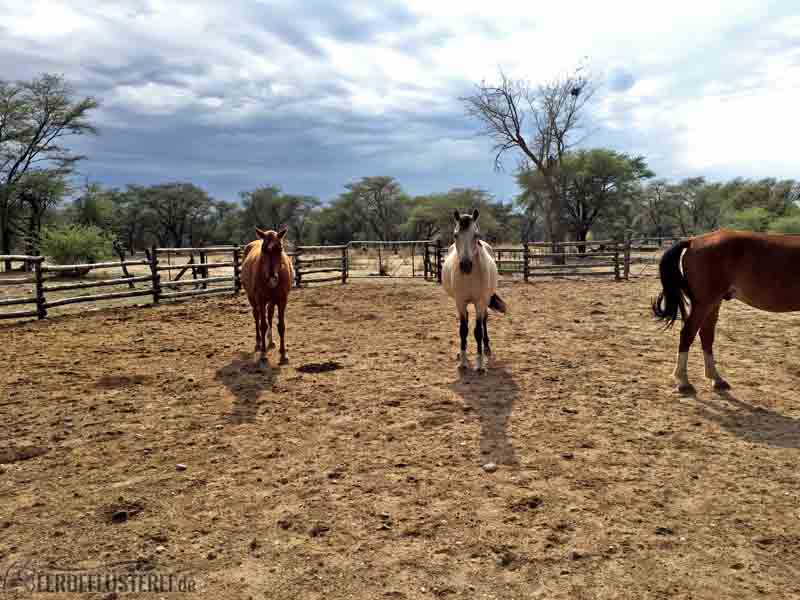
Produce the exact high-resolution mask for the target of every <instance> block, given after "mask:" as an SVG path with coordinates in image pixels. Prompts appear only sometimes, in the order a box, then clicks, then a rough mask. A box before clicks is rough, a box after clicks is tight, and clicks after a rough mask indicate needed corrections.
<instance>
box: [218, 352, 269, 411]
mask: <svg viewBox="0 0 800 600" xmlns="http://www.w3.org/2000/svg"><path fill="white" fill-rule="evenodd" d="M279 373H280V370H279V368H278V367H277V366H276V365H271V366H265V365H263V366H262V365H259V364H258V363H257V362H256V360H255V359H254V358H253V353H250V352H240V353H239V356H238V357H236V358H234V359H233V360H232V361H231V362H230V363H228V364H227V365H225V366H224V367H222V368H221V369H219V370H218V371H217V373H216V375H215V376H214V380H215V381H219V382H221V383H222V384H223V385H224V386H225V387H227V388H228V389H229V390H230V391H231V393H233V395H234V400H233V406H232V407H231V412H230V413H227V414H226V415H225V422H226V423H230V424H232V425H241V424H242V423H252V422H254V421H255V420H256V416H257V414H258V407H259V404H260V403H259V397H260V396H261V393H262V392H263V391H265V390H271V389H272V386H273V385H274V384H275V382H276V381H277V378H278V375H279Z"/></svg>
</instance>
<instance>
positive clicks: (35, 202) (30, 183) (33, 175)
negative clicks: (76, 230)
mask: <svg viewBox="0 0 800 600" xmlns="http://www.w3.org/2000/svg"><path fill="white" fill-rule="evenodd" d="M68 191H69V186H68V184H67V182H66V180H65V178H64V176H63V175H62V174H61V173H59V172H57V171H56V172H53V171H46V170H40V169H37V170H32V171H29V172H28V173H26V175H25V176H24V177H23V178H21V179H20V180H19V182H18V183H17V185H16V194H17V195H18V197H19V203H20V210H21V212H22V213H23V214H24V222H25V227H24V229H23V230H21V231H17V230H16V225H17V224H16V223H14V224H13V225H14V230H15V233H18V234H19V235H21V237H23V238H24V240H25V254H27V255H29V256H38V255H39V253H40V249H41V234H42V223H43V221H44V217H45V214H46V213H47V211H48V210H51V209H53V208H55V207H56V206H57V205H58V204H59V203H60V202H61V200H62V199H63V198H64V195H65V194H66V193H67V192H68ZM27 266H29V265H26V267H27Z"/></svg>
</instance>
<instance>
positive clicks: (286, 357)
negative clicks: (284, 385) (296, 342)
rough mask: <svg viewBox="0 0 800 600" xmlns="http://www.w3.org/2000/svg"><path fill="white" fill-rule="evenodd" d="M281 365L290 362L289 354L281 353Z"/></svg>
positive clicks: (279, 362)
mask: <svg viewBox="0 0 800 600" xmlns="http://www.w3.org/2000/svg"><path fill="white" fill-rule="evenodd" d="M278 364H279V365H288V364H289V355H288V354H281V359H280V361H278Z"/></svg>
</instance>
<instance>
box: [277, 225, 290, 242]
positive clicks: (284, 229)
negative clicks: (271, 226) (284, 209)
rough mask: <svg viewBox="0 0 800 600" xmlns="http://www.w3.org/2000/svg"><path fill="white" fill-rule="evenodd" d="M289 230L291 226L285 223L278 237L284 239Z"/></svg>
mask: <svg viewBox="0 0 800 600" xmlns="http://www.w3.org/2000/svg"><path fill="white" fill-rule="evenodd" d="M287 231H289V227H287V226H286V225H284V226H283V227H281V229H280V231H279V232H278V239H279V240H282V239H283V236H285V235H286V232H287Z"/></svg>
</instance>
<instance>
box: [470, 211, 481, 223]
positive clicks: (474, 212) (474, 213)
mask: <svg viewBox="0 0 800 600" xmlns="http://www.w3.org/2000/svg"><path fill="white" fill-rule="evenodd" d="M479 214H480V213H479V212H478V209H477V208H476V209H475V210H473V211H472V220H473V221H477V220H478V215H479Z"/></svg>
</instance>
